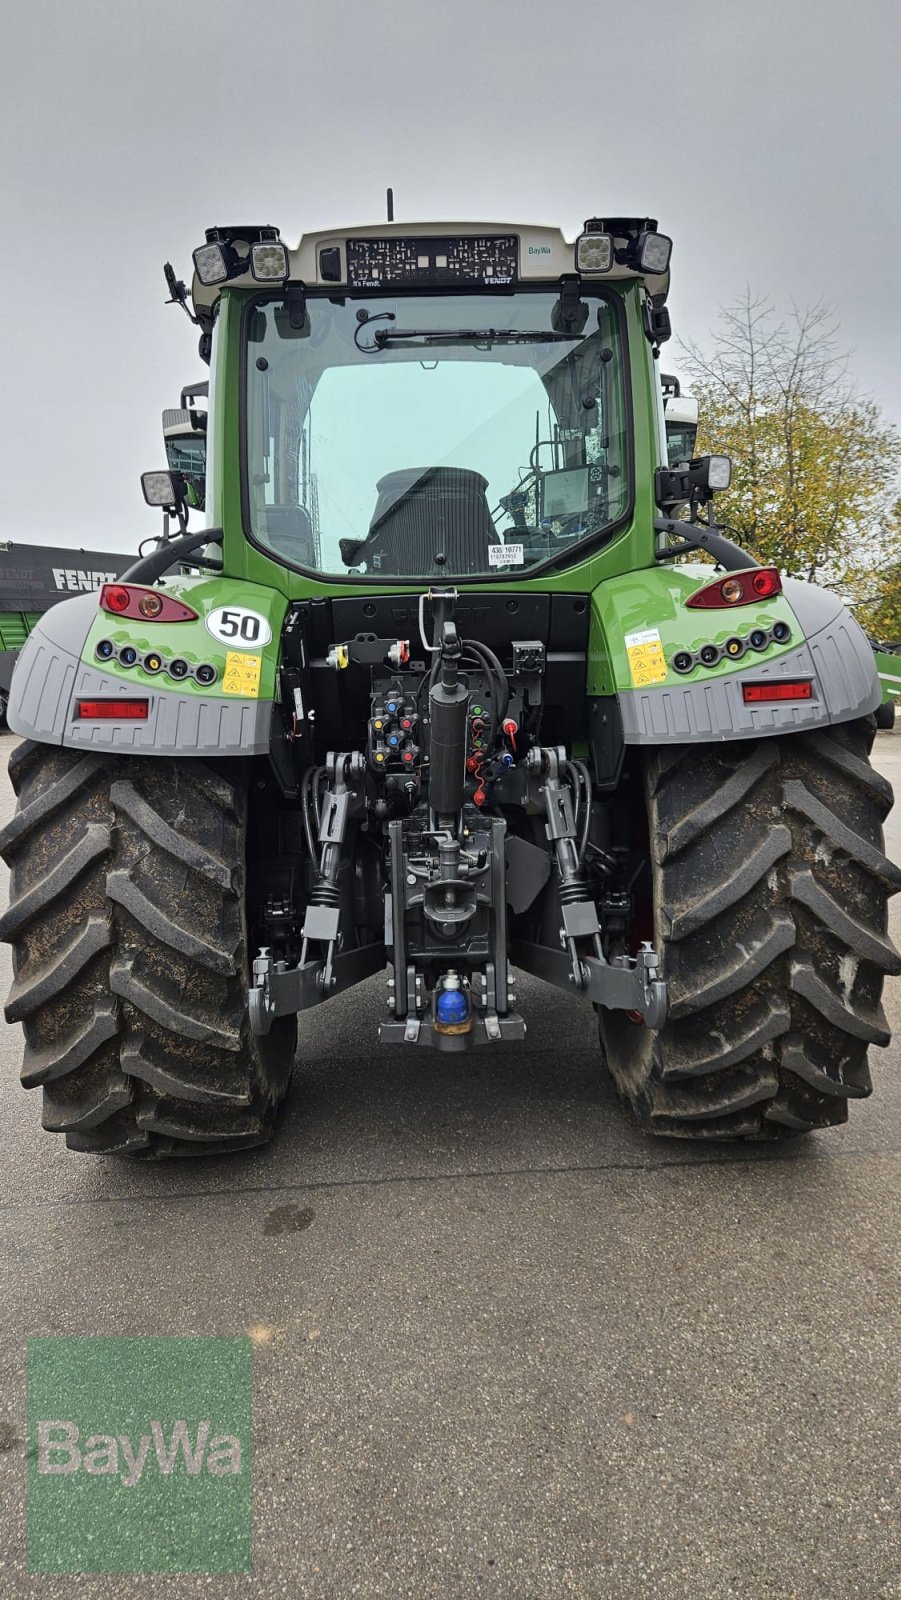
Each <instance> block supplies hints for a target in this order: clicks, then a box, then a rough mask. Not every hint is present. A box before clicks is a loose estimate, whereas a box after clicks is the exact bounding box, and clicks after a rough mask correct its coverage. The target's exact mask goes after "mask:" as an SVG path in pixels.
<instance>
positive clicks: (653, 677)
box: [625, 628, 667, 689]
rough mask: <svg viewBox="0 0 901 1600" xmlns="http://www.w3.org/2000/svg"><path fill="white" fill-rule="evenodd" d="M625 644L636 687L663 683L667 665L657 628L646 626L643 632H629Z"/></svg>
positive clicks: (642, 687) (644, 687)
mask: <svg viewBox="0 0 901 1600" xmlns="http://www.w3.org/2000/svg"><path fill="white" fill-rule="evenodd" d="M625 646H626V655H627V657H628V660H629V672H630V673H631V676H632V682H633V683H634V685H635V687H636V689H646V688H647V686H648V684H649V683H663V681H664V679H665V678H666V672H667V667H666V661H665V659H664V655H663V645H662V644H661V643H660V634H659V632H658V630H657V629H656V628H645V629H644V631H643V632H642V633H627V634H626V636H625Z"/></svg>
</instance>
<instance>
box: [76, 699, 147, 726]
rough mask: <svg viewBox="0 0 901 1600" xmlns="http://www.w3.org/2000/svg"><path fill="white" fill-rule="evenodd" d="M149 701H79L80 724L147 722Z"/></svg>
mask: <svg viewBox="0 0 901 1600" xmlns="http://www.w3.org/2000/svg"><path fill="white" fill-rule="evenodd" d="M149 707H150V701H149V700H79V702H78V718H79V721H80V722H146V721H147V712H148V709H149Z"/></svg>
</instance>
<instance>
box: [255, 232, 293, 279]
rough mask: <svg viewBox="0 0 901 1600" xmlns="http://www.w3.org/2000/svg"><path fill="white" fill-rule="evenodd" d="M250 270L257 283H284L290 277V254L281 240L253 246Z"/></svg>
mask: <svg viewBox="0 0 901 1600" xmlns="http://www.w3.org/2000/svg"><path fill="white" fill-rule="evenodd" d="M250 270H251V272H252V273H253V276H254V277H255V278H256V280H257V283H283V282H284V280H285V278H287V276H288V252H287V250H286V248H285V246H284V245H283V244H282V243H281V242H280V241H279V240H267V241H266V242H265V243H264V244H255V245H252V246H251V250H250Z"/></svg>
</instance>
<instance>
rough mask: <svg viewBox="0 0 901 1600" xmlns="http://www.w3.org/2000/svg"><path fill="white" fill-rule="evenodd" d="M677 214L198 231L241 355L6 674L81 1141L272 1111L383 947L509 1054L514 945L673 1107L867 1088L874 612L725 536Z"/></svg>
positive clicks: (872, 975) (19, 885)
mask: <svg viewBox="0 0 901 1600" xmlns="http://www.w3.org/2000/svg"><path fill="white" fill-rule="evenodd" d="M670 251H671V243H670V240H669V239H668V238H667V237H666V236H665V235H663V234H661V233H660V232H659V231H658V229H657V224H656V223H655V222H654V221H653V220H651V219H649V218H604V219H600V218H594V219H591V220H590V221H589V222H587V223H586V224H585V228H584V231H583V232H582V233H581V235H580V236H579V237H578V238H577V239H576V240H575V241H574V242H573V241H570V242H568V241H567V240H566V239H565V238H564V237H563V235H562V234H561V233H560V232H559V231H557V230H556V229H552V228H538V227H509V226H491V225H487V224H454V225H451V224H440V225H439V224H429V225H422V226H419V227H414V226H406V225H401V224H396V223H389V224H387V225H382V226H366V227H360V228H355V229H350V230H343V229H332V230H329V231H328V232H325V233H319V234H313V235H307V236H305V237H304V238H303V239H302V240H301V242H300V244H299V246H298V247H297V248H296V249H294V250H291V249H289V248H288V247H287V246H286V245H285V244H283V242H282V240H281V239H280V237H279V234H278V232H277V230H275V229H273V228H261V227H260V228H251V227H240V228H215V229H211V230H210V231H209V232H208V233H207V235H206V241H205V243H204V244H203V245H201V246H200V248H199V249H198V250H197V251H196V252H195V254H194V264H195V275H194V280H193V286H192V288H191V291H190V293H189V292H188V291H187V290H186V288H185V286H184V284H182V283H180V282H179V281H178V280H177V279H176V278H175V275H174V273H173V272H172V269H171V268H168V269H167V280H168V282H169V286H170V291H171V295H172V298H173V299H174V300H175V301H176V302H177V303H179V304H180V305H181V307H182V309H183V310H184V311H185V312H186V313H187V314H188V316H189V317H190V318H191V320H192V321H193V322H194V323H196V324H197V326H198V327H199V332H200V349H201V355H202V356H203V358H204V359H205V360H206V361H208V363H209V367H210V375H209V392H208V397H207V396H205V395H202V390H203V386H202V385H198V386H195V387H194V388H193V389H192V390H188V391H186V392H185V395H183V397H182V398H183V406H182V408H181V412H180V413H178V414H169V415H168V420H167V449H168V451H169V462H170V468H169V471H168V472H160V473H150V474H146V475H145V478H144V491H145V496H146V498H147V499H148V500H149V501H150V502H151V503H154V504H157V505H160V506H162V507H163V508H164V510H165V512H166V521H165V524H164V529H163V535H162V537H161V538H160V539H159V540H158V541H156V542H155V545H154V548H153V549H152V550H150V552H149V553H148V554H146V555H144V556H142V557H141V559H139V560H138V561H137V562H136V563H135V564H134V565H133V566H132V567H131V568H130V569H129V570H127V571H126V572H125V573H123V574H122V575H121V577H120V578H119V579H117V581H115V582H110V583H106V584H105V585H104V586H103V587H102V588H101V590H100V592H99V595H97V594H83V595H80V596H78V597H75V598H73V599H71V600H68V601H66V602H65V603H63V604H60V605H57V606H55V607H54V608H53V609H52V610H51V611H49V612H48V613H47V615H46V616H44V617H43V618H42V619H41V620H40V622H38V624H37V625H36V627H35V628H34V630H33V632H32V633H31V635H30V637H29V638H28V639H27V641H26V642H25V645H24V648H23V649H22V653H21V656H20V659H19V662H18V664H17V667H16V671H15V674H14V679H13V684H12V692H11V698H10V703H9V722H10V725H11V727H12V728H13V729H14V730H15V731H16V732H17V733H19V734H21V735H23V736H24V742H23V743H22V744H21V745H20V746H18V747H17V749H16V751H15V753H14V755H13V758H12V761H11V763H10V773H11V777H12V782H13V785H14V787H15V789H16V792H17V795H18V808H17V811H16V814H15V817H14V819H13V821H12V822H11V823H10V824H9V825H8V826H7V828H6V830H5V832H4V833H3V836H2V840H0V848H2V852H3V855H4V857H5V859H6V860H7V861H8V862H9V863H10V866H11V900H10V906H9V910H8V911H7V912H6V915H5V917H4V919H3V923H2V930H0V932H2V936H3V937H4V938H5V939H7V940H9V941H10V942H11V943H12V945H13V952H14V973H15V978H14V982H13V986H12V990H11V992H10V995H9V999H8V1002H7V1008H6V1015H7V1017H8V1019H9V1020H10V1021H11V1022H21V1023H22V1024H23V1027H24V1032H25V1059H24V1066H23V1072H22V1077H23V1082H24V1083H25V1085H26V1086H28V1087H36V1086H38V1085H40V1086H41V1087H42V1089H43V1094H44V1116H43V1120H44V1126H45V1127H46V1128H48V1129H50V1130H53V1131H56V1132H60V1133H64V1134H65V1137H66V1141H67V1143H68V1144H69V1146H70V1147H72V1148H73V1149H76V1150H83V1151H98V1152H126V1153H134V1154H136V1155H139V1156H165V1155H170V1154H171V1155H177V1154H186V1153H188V1154H190V1153H194V1152H198V1151H201V1150H206V1151H220V1150H225V1149H231V1148H235V1147H239V1146H244V1145H251V1144H257V1143H260V1142H261V1141H262V1140H264V1139H265V1138H266V1137H267V1135H268V1134H269V1132H270V1131H271V1129H272V1126H273V1123H274V1119H275V1116H276V1112H277V1110H278V1106H279V1103H280V1102H281V1101H282V1099H283V1097H284V1095H285V1092H286V1088H287V1086H288V1082H289V1079H290V1074H291V1069H292V1063H293V1060H294V1054H295V1048H296V1041H297V1028H298V1018H300V1019H301V1022H300V1026H301V1027H302V1026H303V1022H302V1017H303V1013H304V1012H305V1011H306V1010H308V1008H310V1007H311V1006H316V1005H320V1004H323V1003H325V1002H327V1001H328V1000H329V999H330V998H332V997H333V996H335V995H338V994H340V993H341V992H342V991H344V990H346V989H349V988H350V987H351V986H352V985H354V984H358V983H360V982H361V981H362V980H364V979H367V978H370V977H372V976H373V975H374V974H385V978H386V988H385V1006H386V1011H385V1016H384V1020H383V1021H382V1022H381V1024H380V1026H379V1029H378V1032H379V1036H380V1038H381V1040H382V1041H383V1042H384V1043H386V1044H389V1045H397V1046H401V1047H403V1048H405V1049H430V1050H433V1051H434V1050H438V1051H442V1050H444V1051H455V1052H461V1051H471V1050H476V1049H478V1050H480V1051H482V1052H483V1059H484V1060H485V1064H486V1069H488V1070H490V1057H491V1052H492V1051H494V1050H498V1049H503V1048H504V1047H508V1048H509V1047H510V1046H513V1047H514V1048H515V1047H516V1046H517V1045H518V1044H520V1043H521V1041H522V1040H523V1038H524V1037H525V1033H526V1021H525V1019H524V1017H523V1016H522V1015H521V1014H520V1012H519V1011H518V1010H517V1008H516V996H515V992H514V985H515V981H516V980H515V969H520V970H524V971H525V972H528V973H530V974H533V975H536V976H537V977H539V978H542V979H544V980H545V981H546V982H547V983H549V984H554V985H556V986H557V987H558V988H560V989H562V990H563V991H564V992H565V993H566V994H568V995H571V996H572V997H573V1000H574V1001H576V1000H581V1001H583V1002H587V1003H590V1004H592V1005H594V1007H595V1008H596V1011H597V1015H598V1019H599V1028H600V1043H601V1051H602V1054H603V1058H604V1060H605V1062H606V1066H607V1069H608V1071H609V1072H610V1074H611V1076H612V1079H613V1081H614V1083H615V1084H616V1086H617V1088H618V1090H619V1091H620V1093H621V1094H622V1096H623V1097H624V1098H625V1099H626V1100H627V1101H628V1102H629V1103H630V1104H631V1106H632V1107H633V1108H634V1111H635V1113H636V1115H637V1117H638V1119H639V1121H640V1123H641V1125H642V1126H643V1127H644V1128H646V1129H648V1130H649V1131H651V1132H654V1133H658V1134H668V1135H675V1136H677V1137H680V1138H700V1139H733V1138H737V1139H772V1138H780V1137H783V1136H785V1135H791V1134H795V1133H799V1132H805V1131H807V1130H810V1129H814V1128H823V1127H826V1126H829V1125H831V1124H835V1123H840V1122H843V1121H844V1120H845V1118H846V1116H847V1108H848V1101H849V1099H852V1098H854V1097H857V1096H861V1095H866V1094H868V1093H869V1092H870V1088H871V1083H870V1076H869V1072H868V1067H867V1049H868V1046H869V1045H885V1044H886V1043H887V1042H888V1038H889V1035H888V1030H887V1027H886V1021H885V1017H884V1014H883V1010H882V1006H881V1000H880V997H881V992H882V984H883V977H884V975H885V974H886V973H887V972H888V973H897V972H898V971H899V970H901V960H899V957H898V955H897V953H896V951H895V950H894V948H893V946H892V944H891V943H890V941H889V939H888V937H887V931H886V930H887V916H886V907H887V901H888V897H889V896H890V895H891V894H893V893H895V891H896V890H897V889H898V887H899V884H901V873H899V871H898V869H897V868H896V867H895V866H893V865H892V864H891V863H890V862H889V861H888V860H887V859H886V856H885V854H884V851H883V839H882V822H883V819H884V817H885V815H886V812H887V811H888V809H889V807H890V805H891V798H892V796H891V790H890V788H889V785H888V784H887V783H886V782H885V781H884V780H883V779H882V778H881V777H880V776H878V775H877V774H876V773H875V772H874V771H873V769H872V768H871V766H870V763H869V750H870V745H871V741H872V737H873V730H874V715H873V714H874V712H875V710H876V708H877V707H878V705H879V703H880V690H879V682H878V678H877V674H876V670H875V666H874V660H873V653H872V650H871V649H870V646H869V644H868V643H867V640H866V638H865V636H864V634H863V633H862V631H861V630H860V628H859V627H858V626H857V624H856V623H855V622H854V620H853V619H852V618H851V616H850V615H849V613H848V612H847V610H845V609H844V607H843V606H842V605H841V604H840V603H839V602H838V601H837V600H836V599H835V598H834V597H833V596H832V595H830V594H827V593H824V592H823V591H822V590H819V589H817V588H814V587H813V586H811V585H808V584H804V583H800V582H795V581H790V580H787V579H783V578H782V577H781V576H780V574H779V572H778V571H776V570H775V569H773V568H771V567H766V566H761V565H759V564H758V563H757V562H756V561H755V560H754V557H753V556H752V555H751V554H750V553H749V552H748V551H746V550H742V549H739V548H737V547H736V546H735V545H734V544H732V543H731V542H730V541H729V540H728V539H727V538H725V537H724V535H723V533H722V531H721V530H720V529H719V528H718V526H717V523H716V519H715V516H714V512H713V497H714V494H715V491H716V490H717V489H721V488H724V487H726V486H727V485H728V482H729V470H730V468H729V462H728V460H727V459H726V458H723V457H704V458H700V459H699V458H696V457H692V458H691V459H690V460H675V461H672V462H671V460H670V459H668V453H667V436H666V425H665V416H664V403H663V402H664V396H663V391H662V387H661V382H660V377H659V370H658V365H657V362H658V358H659V349H660V345H661V343H662V341H663V340H664V339H665V338H666V337H667V336H668V334H669V316H668V312H667V309H666V304H665V302H666V295H667V290H668V286H669V260H670ZM198 396H202V398H203V399H204V400H207V399H208V409H203V408H200V409H198V407H197V406H196V404H194V403H186V402H194V401H196V399H197V397H198ZM683 420H684V419H683ZM682 454H684V452H683V451H681V450H677V451H675V455H677V456H679V455H682ZM175 463H180V464H181V465H185V463H189V464H190V467H191V473H190V474H186V473H185V472H182V471H180V470H178V468H177V466H176V465H174V464H175ZM189 476H190V482H189V481H188V479H189ZM189 502H190V503H191V504H192V505H193V506H194V507H204V509H205V518H206V523H207V525H206V526H205V527H204V528H203V529H202V530H200V531H196V532H194V531H190V532H189V531H188V528H187V506H188V503H189ZM173 519H174V521H173ZM693 552H694V553H697V552H704V553H705V554H706V555H707V556H712V557H713V558H714V562H715V563H716V564H715V565H713V564H708V565H707V566H706V567H699V566H698V565H697V564H695V565H691V564H690V563H688V564H685V563H684V562H683V559H682V558H684V556H686V555H690V554H691V553H693Z"/></svg>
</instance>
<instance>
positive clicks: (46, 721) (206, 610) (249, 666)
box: [8, 577, 287, 756]
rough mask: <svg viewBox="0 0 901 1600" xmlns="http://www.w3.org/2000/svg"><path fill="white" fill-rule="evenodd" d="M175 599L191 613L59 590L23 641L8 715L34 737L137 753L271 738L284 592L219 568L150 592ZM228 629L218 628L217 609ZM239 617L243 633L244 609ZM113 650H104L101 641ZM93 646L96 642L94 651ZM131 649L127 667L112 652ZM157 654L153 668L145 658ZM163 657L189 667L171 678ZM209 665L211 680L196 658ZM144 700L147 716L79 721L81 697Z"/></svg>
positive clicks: (265, 742)
mask: <svg viewBox="0 0 901 1600" xmlns="http://www.w3.org/2000/svg"><path fill="white" fill-rule="evenodd" d="M158 592H159V593H160V594H167V595H173V596H175V597H176V598H178V599H181V600H184V601H185V603H186V604H187V605H189V606H191V607H192V608H193V609H194V610H195V611H196V612H197V618H196V620H193V621H185V622H175V623H171V622H170V623H158V622H153V621H147V620H145V619H144V618H136V619H132V618H125V617H120V616H113V615H110V614H109V613H108V612H105V611H101V610H100V608H99V604H98V596H97V594H84V595H78V596H77V597H73V598H72V599H71V600H64V601H62V602H61V603H60V604H59V605H55V606H53V607H52V609H51V610H49V611H48V612H46V613H45V615H44V616H42V617H41V619H40V621H39V622H38V623H37V625H36V627H35V629H34V631H33V632H32V633H31V635H30V636H29V638H28V639H27V640H26V642H25V644H24V645H23V647H22V650H21V653H20V655H19V659H18V661H17V663H16V668H15V671H14V673H13V678H12V685H11V690H10V700H9V710H8V722H9V726H10V727H11V728H12V730H13V732H14V733H19V734H22V735H23V736H24V737H26V738H29V739H37V740H39V741H40V742H41V743H43V744H54V745H66V746H70V747H73V748H84V749H90V750H111V749H115V750H117V751H126V752H129V751H133V752H135V753H140V754H143V755H207V756H209V755H222V756H231V755H244V756H246V755H258V754H265V753H267V752H268V750H269V745H270V725H271V721H272V706H273V702H274V700H275V695H276V682H277V667H278V654H279V647H280V640H281V631H282V623H283V621H284V616H285V610H286V607H287V601H286V600H285V597H284V595H281V594H279V593H277V591H275V590H274V589H268V588H264V587H263V586H262V585H260V584H251V583H246V582H244V581H242V580H238V579H228V578H188V577H181V578H176V579H171V580H169V581H167V583H166V584H165V585H164V586H163V587H162V588H161V589H160V590H159V591H158ZM223 609H224V610H225V611H226V612H229V615H230V620H227V621H226V623H225V628H226V630H228V629H229V628H231V627H232V626H234V629H235V636H234V637H233V638H226V637H224V636H223V624H222V619H221V617H220V618H219V622H218V624H217V622H216V619H215V617H214V613H221V612H222V611H223ZM248 616H250V617H252V618H255V619H257V621H256V623H255V624H251V623H245V624H244V634H245V635H251V634H252V635H254V638H253V639H251V638H249V637H242V634H241V628H242V621H241V619H243V618H246V617H248ZM107 644H110V645H111V646H112V648H113V652H114V654H113V655H112V657H111V658H110V659H102V658H101V655H102V654H103V653H105V646H106V645H107ZM99 647H103V648H102V650H101V649H100V648H99ZM123 649H125V650H126V652H127V651H129V650H130V649H134V650H135V651H136V653H137V660H136V662H135V664H134V665H133V666H130V667H129V666H126V665H125V664H124V663H122V662H121V660H120V659H119V658H120V655H121V652H122V650H123ZM153 655H158V656H159V657H160V658H161V661H162V665H161V667H160V669H159V670H157V671H149V670H147V669H146V667H145V666H144V662H145V661H146V659H147V658H148V657H152V656H153ZM172 663H175V664H176V667H177V670H178V671H181V668H180V667H179V666H178V664H179V663H184V665H185V667H186V669H187V672H186V675H185V676H183V677H180V678H177V677H176V676H174V675H173V673H172V672H171V671H170V666H171V664H172ZM207 666H208V667H211V668H212V669H213V670H214V672H215V678H214V681H213V682H212V683H211V684H202V683H200V682H198V680H197V678H196V677H195V675H194V674H195V672H196V670H197V668H198V667H207ZM104 699H117V700H133V699H134V700H146V701H147V717H146V720H141V721H132V720H130V719H129V720H126V719H124V718H123V719H122V720H111V721H105V720H104V721H96V720H84V719H82V717H81V716H80V715H79V709H78V708H79V702H80V701H82V700H104Z"/></svg>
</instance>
